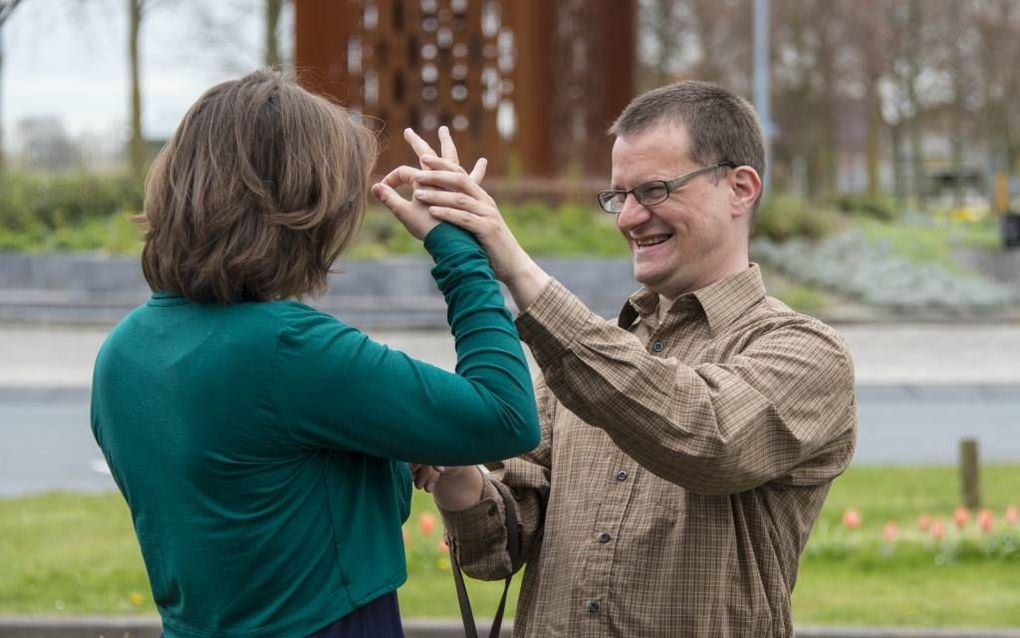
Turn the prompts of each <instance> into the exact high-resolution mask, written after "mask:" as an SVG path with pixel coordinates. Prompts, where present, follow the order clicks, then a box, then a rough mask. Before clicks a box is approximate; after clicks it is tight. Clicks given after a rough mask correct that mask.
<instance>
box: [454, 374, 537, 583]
mask: <svg viewBox="0 0 1020 638" xmlns="http://www.w3.org/2000/svg"><path fill="white" fill-rule="evenodd" d="M535 395H536V397H537V398H538V415H539V419H540V421H541V424H542V442H541V443H539V445H538V447H537V448H535V449H534V450H532V451H531V452H528V453H527V454H524V455H522V456H519V457H517V458H513V459H510V460H508V461H506V462H504V463H497V464H492V465H491V466H490V469H492V472H491V473H490V474H488V475H487V476H486V480H485V485H484V488H483V490H484V491H483V493H482V499H481V501H479V502H478V504H476V505H474V506H472V507H469V508H468V509H465V510H460V511H456V512H454V511H447V510H443V509H440V510H439V512H440V514H441V515H442V517H443V524H444V526H445V527H446V535H447V539H448V544H449V545H450V547H451V548H452V549H453V551H456V552H457V560H458V561H459V562H460V566H461V568H462V569H463V570H464V573H466V574H467V575H468V576H471V577H472V578H478V579H481V580H500V579H502V578H506V577H507V576H509V575H510V574H512V573H513V571H514V567H517V568H519V567H520V565H517V566H513V565H511V563H510V554H509V552H508V551H507V530H506V513H505V512H506V509H505V508H506V507H507V506H511V507H514V508H515V510H516V512H517V518H518V520H519V523H520V526H519V531H520V542H521V548H520V549H521V553H520V556H521V564H526V563H528V562H531V560H533V559H534V558H535V557H537V556H538V553H539V551H540V550H541V545H542V528H543V526H544V525H545V510H546V505H547V504H548V501H549V487H550V482H549V481H550V476H551V456H552V436H553V430H552V424H553V423H554V421H555V410H556V398H555V397H554V396H553V394H552V392H550V391H549V389H548V387H546V386H545V383H544V382H543V381H542V380H541V379H539V380H538V381H537V382H536V387H535ZM492 481H502V482H503V484H504V485H506V486H507V487H508V488H509V491H510V494H511V495H512V496H513V500H514V502H513V503H509V504H508V503H506V502H504V501H503V498H502V497H501V496H500V493H499V492H498V491H497V490H496V488H495V487H493V486H492Z"/></svg>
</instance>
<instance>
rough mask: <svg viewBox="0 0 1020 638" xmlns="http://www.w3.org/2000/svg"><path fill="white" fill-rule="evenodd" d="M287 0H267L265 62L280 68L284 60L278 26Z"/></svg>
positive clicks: (268, 65) (272, 66)
mask: <svg viewBox="0 0 1020 638" xmlns="http://www.w3.org/2000/svg"><path fill="white" fill-rule="evenodd" d="M285 1H286V0H265V2H266V50H265V59H264V60H263V62H264V63H265V65H266V66H267V67H270V68H279V67H281V66H282V64H283V61H282V60H281V59H280V42H279V38H278V37H277V28H278V27H279V25H280V13H281V12H282V11H283V4H284V2H285Z"/></svg>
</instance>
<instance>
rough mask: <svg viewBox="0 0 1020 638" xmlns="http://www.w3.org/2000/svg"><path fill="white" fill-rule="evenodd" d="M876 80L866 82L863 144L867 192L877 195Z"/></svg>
mask: <svg viewBox="0 0 1020 638" xmlns="http://www.w3.org/2000/svg"><path fill="white" fill-rule="evenodd" d="M877 84H878V81H877V80H874V81H870V80H869V82H868V89H867V98H866V99H867V101H868V138H867V142H866V146H865V153H866V158H867V159H866V163H867V168H868V194H869V195H877V194H878V193H879V190H880V189H881V184H880V183H879V174H878V171H879V165H880V164H881V162H882V128H883V122H882V103H881V100H880V97H879V95H878V87H877V86H876V85H877Z"/></svg>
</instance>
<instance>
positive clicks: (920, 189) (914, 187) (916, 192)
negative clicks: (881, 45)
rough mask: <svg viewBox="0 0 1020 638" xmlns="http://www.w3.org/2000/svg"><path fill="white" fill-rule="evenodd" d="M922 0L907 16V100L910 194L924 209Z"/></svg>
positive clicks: (914, 1)
mask: <svg viewBox="0 0 1020 638" xmlns="http://www.w3.org/2000/svg"><path fill="white" fill-rule="evenodd" d="M921 19H922V18H921V0H910V15H909V17H908V18H907V46H908V47H909V49H908V51H909V52H908V54H907V56H908V61H909V74H910V77H909V78H907V101H908V103H909V104H910V114H911V117H910V122H909V124H908V126H909V135H910V163H911V171H910V173H911V174H910V177H911V181H912V184H911V185H910V196H911V198H912V199H913V200H914V203H915V205H917V206H918V207H920V208H921V209H922V210H923V209H924V159H923V158H922V157H921V103H920V100H919V99H918V97H917V76H919V75H920V74H921Z"/></svg>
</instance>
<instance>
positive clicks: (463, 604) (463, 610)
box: [450, 479, 521, 638]
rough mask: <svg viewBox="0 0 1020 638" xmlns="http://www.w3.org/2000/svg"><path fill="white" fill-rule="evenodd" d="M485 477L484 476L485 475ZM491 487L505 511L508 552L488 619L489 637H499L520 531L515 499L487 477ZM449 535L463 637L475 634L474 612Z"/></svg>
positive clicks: (518, 556) (518, 555)
mask: <svg viewBox="0 0 1020 638" xmlns="http://www.w3.org/2000/svg"><path fill="white" fill-rule="evenodd" d="M486 480H488V479H486ZM490 483H492V485H493V487H495V488H496V491H497V492H499V495H500V496H501V497H502V498H503V511H504V512H506V549H507V552H508V553H509V554H510V566H511V571H510V575H509V576H507V577H506V582H504V583H503V597H502V598H500V599H499V607H498V608H497V609H496V615H495V616H494V617H493V619H492V629H491V630H490V631H489V638H499V630H500V627H501V626H502V624H503V612H504V611H505V610H506V596H507V592H509V591H510V581H511V580H512V579H513V577H514V572H515V571H516V570H517V568H518V567H520V566H521V534H520V529H519V524H520V523H519V519H518V517H517V503H516V501H514V498H513V495H512V494H510V490H509V489H508V488H507V487H506V486H505V485H503V483H502V482H500V481H497V480H491V481H490ZM453 542H454V541H453V540H452V539H451V546H450V566H451V567H452V568H453V582H454V584H455V585H456V586H457V603H458V604H459V605H460V617H461V620H462V621H464V635H465V636H466V637H467V638H478V628H477V625H475V616H474V614H473V613H471V601H470V600H468V595H467V589H466V588H465V587H464V576H463V574H461V573H460V563H459V562H458V561H457V548H456V547H455V546H454V545H453Z"/></svg>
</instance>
